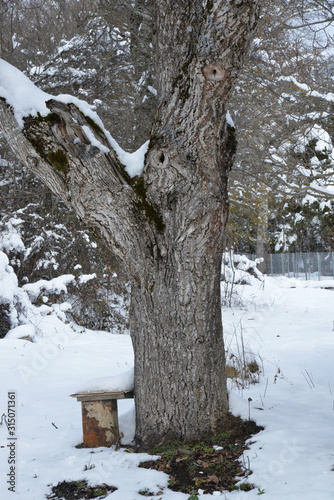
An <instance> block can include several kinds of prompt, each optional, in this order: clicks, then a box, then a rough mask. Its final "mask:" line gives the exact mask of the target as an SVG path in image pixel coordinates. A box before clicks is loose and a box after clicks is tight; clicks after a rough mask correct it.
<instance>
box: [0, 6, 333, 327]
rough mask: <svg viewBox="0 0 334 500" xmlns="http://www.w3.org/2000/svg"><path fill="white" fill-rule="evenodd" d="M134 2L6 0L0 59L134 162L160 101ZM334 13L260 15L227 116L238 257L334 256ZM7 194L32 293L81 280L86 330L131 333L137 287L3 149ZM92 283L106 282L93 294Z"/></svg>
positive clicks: (8, 244)
mask: <svg viewBox="0 0 334 500" xmlns="http://www.w3.org/2000/svg"><path fill="white" fill-rule="evenodd" d="M132 4H133V3H132V2H129V1H127V0H125V1H121V0H99V1H91V0H82V1H77V0H27V1H25V2H22V1H20V0H0V57H2V58H3V59H5V60H7V61H8V62H10V63H11V64H13V65H15V66H17V67H18V68H19V69H21V70H22V71H24V72H25V73H26V74H27V76H29V78H31V79H32V80H33V81H34V82H35V83H36V84H37V85H38V86H39V87H40V88H42V89H43V90H45V91H46V92H48V93H51V94H54V95H57V94H59V93H70V94H73V95H76V96H78V97H79V98H81V99H85V100H87V101H88V102H89V103H93V104H94V105H95V107H96V110H97V112H98V114H99V115H100V116H101V118H102V120H103V121H104V123H105V125H106V128H108V129H109V130H110V131H111V133H112V135H113V136H114V137H115V139H116V140H117V141H118V142H119V143H120V145H121V146H122V147H123V148H124V149H126V150H128V151H133V150H135V149H137V148H138V147H139V146H140V145H141V144H143V143H144V142H145V140H147V138H148V136H149V132H150V128H151V123H152V119H153V114H154V111H155V99H156V92H155V89H154V72H153V66H154V61H153V55H152V50H151V49H152V17H151V14H152V12H151V9H152V7H151V2H150V1H149V0H148V1H145V0H137V1H136V2H135V7H134V8H133V7H132ZM333 8H334V2H331V1H325V0H321V1H307V2H305V1H301V0H297V1H295V0H294V1H288V0H275V1H273V2H270V5H269V6H268V8H267V9H266V11H265V13H264V15H263V17H262V20H261V24H260V28H259V30H258V34H257V38H256V39H255V40H254V42H253V44H252V49H251V54H250V57H248V59H247V61H246V64H245V67H244V70H243V72H242V75H241V77H240V78H239V81H238V84H237V86H236V90H235V94H234V97H233V100H232V102H231V104H230V107H229V110H230V114H231V116H232V118H233V121H234V123H235V126H236V129H237V134H238V151H237V160H236V162H235V166H234V169H233V171H232V173H231V176H230V184H229V194H230V217H229V226H228V237H227V241H226V246H227V247H229V248H230V247H233V248H234V249H235V250H236V251H238V252H241V253H242V252H248V253H256V252H257V254H258V256H261V257H265V256H266V254H267V253H268V251H270V252H276V251H333V250H334V225H333V219H334V212H333V208H334V207H333V201H332V197H333V194H331V193H330V187H331V186H332V184H333V158H332V150H333V145H332V141H333V138H334V125H333V102H332V101H333V98H331V97H330V96H329V95H328V94H329V93H331V92H332V89H333V73H334V61H333V43H334V42H333V38H332V34H333V33H334V31H331V23H332V22H333V12H334V9H333ZM316 21H317V22H318V24H315V22H316ZM319 21H321V23H320V24H319ZM46 26H49V27H50V29H46V28H45V27H46ZM291 28H293V29H291ZM324 29H326V31H324ZM0 186H1V197H0V218H1V223H0V231H1V233H0V249H1V250H3V251H5V252H6V253H7V255H8V256H9V258H10V262H11V265H12V266H13V267H14V269H15V272H16V273H17V276H18V278H19V282H20V284H24V283H25V282H26V281H30V282H31V281H37V280H38V279H42V278H47V279H51V278H52V277H54V276H57V275H60V274H67V273H75V274H76V275H77V282H76V283H77V284H76V285H73V284H72V285H71V287H72V288H71V289H70V294H71V297H72V302H73V309H72V313H71V314H72V315H73V318H74V320H75V321H76V322H77V323H79V324H82V325H84V326H89V327H92V328H96V329H109V330H111V331H115V329H116V331H122V329H124V328H126V324H125V323H124V316H122V314H120V312H119V311H120V310H123V311H124V308H126V307H127V306H128V294H129V287H128V286H127V279H126V276H123V274H122V271H121V269H120V268H119V266H118V264H117V261H116V259H115V258H112V256H111V254H110V251H109V250H108V249H106V247H105V246H104V245H103V244H102V243H101V242H100V241H99V240H97V239H96V238H95V237H94V235H92V234H91V233H89V232H88V231H87V230H86V229H85V228H83V227H82V225H81V224H80V222H79V221H78V219H77V218H76V216H75V215H73V214H71V213H69V210H68V208H67V207H65V206H64V204H63V203H62V202H60V201H59V200H57V199H56V197H55V196H54V195H53V194H51V192H50V191H49V190H48V189H47V188H46V187H45V186H44V185H43V184H42V183H41V182H40V181H38V180H37V179H36V178H34V177H33V176H32V175H31V174H30V173H29V172H28V171H27V170H26V169H25V168H24V167H22V165H20V164H18V162H17V160H16V159H15V158H14V157H13V155H12V153H11V152H10V150H9V148H8V147H7V145H6V143H5V141H4V140H3V139H2V138H1V137H0ZM333 193H334V190H333ZM15 238H20V239H21V241H22V245H21V249H20V251H19V252H18V251H17V248H18V247H17V245H16V244H14V240H15ZM111 263H112V265H111ZM264 270H265V267H264ZM87 273H90V274H92V273H95V274H96V278H93V279H91V280H89V281H86V282H85V283H81V282H80V275H81V274H87Z"/></svg>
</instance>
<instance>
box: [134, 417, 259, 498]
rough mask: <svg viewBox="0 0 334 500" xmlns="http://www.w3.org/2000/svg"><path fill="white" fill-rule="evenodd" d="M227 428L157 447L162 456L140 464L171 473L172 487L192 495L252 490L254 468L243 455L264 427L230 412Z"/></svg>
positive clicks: (154, 452) (170, 486)
mask: <svg viewBox="0 0 334 500" xmlns="http://www.w3.org/2000/svg"><path fill="white" fill-rule="evenodd" d="M226 429H228V430H227V431H226V433H223V434H219V435H217V436H212V437H208V438H205V439H201V441H200V442H198V441H197V442H185V443H182V442H179V441H177V442H173V443H170V444H168V445H166V446H163V447H158V448H154V449H153V450H150V453H152V454H154V455H160V456H161V458H160V459H158V460H151V461H148V462H143V463H142V464H140V467H144V468H147V469H156V470H159V471H163V472H165V473H167V474H169V477H170V479H169V488H170V489H171V490H174V491H180V492H183V493H189V494H190V495H192V496H193V497H194V496H195V495H197V494H198V491H199V490H202V491H203V492H204V493H213V492H214V491H233V490H243V491H249V490H252V489H254V488H255V486H254V485H253V484H252V483H251V482H250V481H249V476H250V475H251V474H252V471H251V470H250V464H249V463H248V462H246V463H245V462H243V461H242V454H243V452H244V451H245V450H247V449H248V447H247V445H246V441H247V440H248V439H250V437H251V436H252V435H254V434H257V433H258V432H260V431H261V430H263V427H260V426H258V425H256V423H255V422H253V421H251V420H250V421H243V420H241V418H239V417H234V416H233V415H231V414H229V417H228V425H227V426H226ZM240 481H242V483H240ZM237 483H239V484H237ZM190 498H191V497H190Z"/></svg>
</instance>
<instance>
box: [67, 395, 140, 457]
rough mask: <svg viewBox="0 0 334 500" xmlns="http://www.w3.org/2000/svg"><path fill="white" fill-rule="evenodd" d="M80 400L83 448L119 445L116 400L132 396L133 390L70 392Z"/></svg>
mask: <svg viewBox="0 0 334 500" xmlns="http://www.w3.org/2000/svg"><path fill="white" fill-rule="evenodd" d="M71 397H72V398H77V401H80V402H81V411H82V430H83V446H84V448H98V447H99V446H107V447H110V446H112V445H116V447H117V446H119V441H120V435H119V427H118V411H117V400H118V399H127V398H133V397H134V396H133V391H114V392H110V391H101V392H98V391H96V392H95V391H94V392H81V393H77V394H71Z"/></svg>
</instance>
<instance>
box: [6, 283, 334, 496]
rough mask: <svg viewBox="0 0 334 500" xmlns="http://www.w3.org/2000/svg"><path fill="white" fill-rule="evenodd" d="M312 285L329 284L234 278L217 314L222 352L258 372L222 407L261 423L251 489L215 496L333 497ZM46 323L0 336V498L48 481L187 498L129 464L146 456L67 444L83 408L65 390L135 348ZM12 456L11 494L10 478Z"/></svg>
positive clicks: (318, 316) (326, 387)
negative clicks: (35, 332)
mask: <svg viewBox="0 0 334 500" xmlns="http://www.w3.org/2000/svg"><path fill="white" fill-rule="evenodd" d="M320 286H321V287H325V286H329V287H331V286H334V281H328V282H323V281H322V282H318V281H313V282H311V281H309V282H306V281H296V280H294V279H287V278H279V279H273V278H266V279H265V281H264V282H263V283H260V282H259V281H257V280H254V283H253V285H244V286H241V285H239V286H238V287H237V288H236V291H237V294H238V301H234V302H235V303H238V305H236V306H235V307H234V308H232V309H227V310H224V333H225V339H226V347H227V348H228V352H229V353H231V352H233V353H234V354H236V355H237V354H238V352H239V354H242V353H245V355H247V356H248V357H249V359H253V358H255V359H256V360H257V362H258V364H259V365H260V366H261V369H262V374H261V376H260V381H259V383H257V384H255V385H251V386H250V387H246V388H244V389H242V388H241V387H240V386H239V387H237V385H236V384H235V382H230V385H231V387H230V389H231V391H230V404H231V410H232V411H233V413H235V414H237V415H241V416H242V417H244V418H248V417H249V413H250V417H251V418H252V419H254V420H255V421H256V422H257V423H258V424H260V425H263V426H264V427H265V430H263V431H262V432H261V433H259V434H257V435H256V436H255V437H254V438H253V439H252V440H251V441H252V444H251V445H250V449H249V451H248V452H247V454H245V455H244V457H242V461H243V462H244V463H245V464H246V465H247V466H248V465H250V468H251V469H252V470H253V474H252V475H251V476H250V478H249V479H248V481H249V482H252V483H254V484H255V485H256V488H255V489H254V490H252V491H250V492H247V493H246V492H241V491H235V492H232V493H219V492H216V495H217V496H220V497H221V498H226V499H235V500H236V499H245V500H247V499H252V498H258V494H259V492H260V491H261V492H262V491H263V490H264V494H263V498H267V499H268V500H315V499H321V500H330V499H332V498H334V493H333V487H334V471H333V469H334V425H333V423H334V422H333V420H334V362H333V359H334V332H333V328H334V327H333V325H334V323H333V322H334V308H333V302H334V290H326V289H323V288H320ZM54 321H56V316H55V315H54V314H53V313H52V314H46V315H45V317H44V323H43V325H40V329H39V332H40V333H41V332H42V333H41V334H40V335H39V336H37V337H35V342H34V343H32V342H29V341H27V340H20V339H15V338H8V339H7V338H5V339H3V340H0V356H1V366H0V378H1V391H0V414H1V415H2V414H6V415H7V413H8V401H12V399H11V398H14V396H12V395H11V394H10V393H11V392H15V405H16V406H15V408H16V414H15V420H16V431H15V437H16V438H17V439H16V440H14V439H12V437H10V436H9V430H8V429H7V427H6V425H5V423H4V419H3V424H2V425H1V426H0V446H1V448H0V484H1V489H0V491H1V493H0V497H1V499H2V500H7V499H11V498H17V499H22V500H42V499H44V498H45V495H46V494H47V493H50V491H51V490H50V485H56V484H57V483H58V482H61V481H63V480H68V481H70V480H81V479H86V480H87V481H88V482H89V483H90V484H91V485H94V484H101V483H106V484H109V485H112V486H115V487H117V488H118V489H117V491H115V492H114V493H112V494H110V495H109V497H108V498H110V499H111V500H140V499H142V498H144V497H143V496H142V495H140V494H139V491H141V490H146V489H148V490H149V491H151V492H153V493H154V494H155V495H154V496H151V497H149V498H152V499H153V498H156V499H158V498H159V499H163V500H169V499H173V500H174V499H175V500H177V499H180V500H181V499H187V498H188V497H189V495H185V494H182V493H175V492H172V491H171V490H168V489H167V484H168V476H167V475H165V474H164V473H163V472H158V471H154V470H146V469H141V468H138V464H139V463H140V462H141V461H143V460H144V459H145V457H146V456H145V455H142V454H135V453H127V452H126V451H125V449H122V448H121V450H119V451H115V450H114V449H108V448H98V449H94V450H91V449H78V448H76V447H75V446H76V445H78V444H79V443H81V442H82V428H81V410H80V404H79V403H77V401H76V400H75V399H74V398H71V397H69V395H70V394H72V393H74V392H75V391H76V390H78V389H79V388H81V387H82V386H83V385H85V384H86V383H88V382H89V381H90V380H91V379H94V378H96V377H109V376H113V375H118V374H119V373H123V372H125V371H126V370H130V369H131V367H132V366H133V354H132V348H131V342H130V338H129V336H127V335H112V334H108V333H103V332H91V331H89V332H85V333H82V332H81V331H80V330H77V331H74V330H73V329H72V328H70V327H69V326H66V325H63V323H61V322H60V321H59V323H57V325H56V326H55V323H54ZM48 322H49V323H48ZM60 325H63V327H61V326H60ZM24 328H26V327H24ZM27 328H28V327H27ZM48 332H49V333H50V335H47V333H48ZM14 336H15V335H14ZM242 346H243V347H242ZM249 398H251V401H250V400H249ZM10 404H11V403H10ZM10 407H11V408H12V406H10ZM119 408H120V410H119V414H120V427H121V431H122V432H123V433H124V439H123V441H125V442H129V441H131V439H132V438H133V434H134V409H133V402H132V400H127V401H121V402H119ZM11 451H12V456H13V457H15V460H16V464H15V465H16V469H15V487H16V492H15V493H12V492H11V491H9V490H8V487H10V483H7V481H8V480H9V476H7V474H9V473H10V464H9V463H8V462H9V459H10V457H11ZM258 488H259V489H260V490H258ZM158 492H162V493H159V494H158ZM200 498H203V499H204V498H211V495H203V496H202V495H200Z"/></svg>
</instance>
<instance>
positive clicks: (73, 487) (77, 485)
mask: <svg viewBox="0 0 334 500" xmlns="http://www.w3.org/2000/svg"><path fill="white" fill-rule="evenodd" d="M115 490H117V488H114V487H113V486H108V485H107V484H100V485H98V486H94V487H91V486H88V484H87V481H71V482H66V481H63V482H62V483H58V484H57V486H53V488H52V493H50V494H49V495H47V497H46V498H48V499H49V500H54V499H56V498H61V499H65V500H83V499H86V498H101V499H102V498H105V497H106V496H107V495H109V493H113V492H114V491H115Z"/></svg>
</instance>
